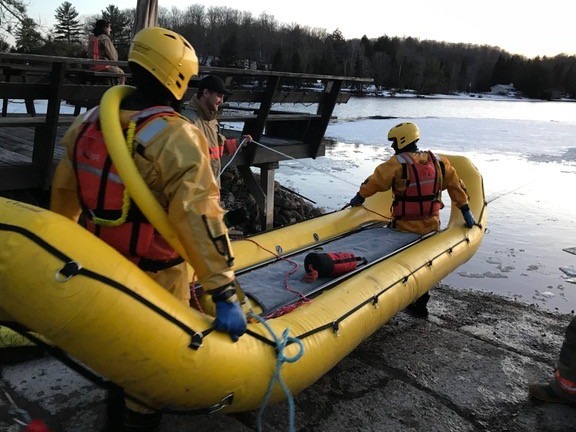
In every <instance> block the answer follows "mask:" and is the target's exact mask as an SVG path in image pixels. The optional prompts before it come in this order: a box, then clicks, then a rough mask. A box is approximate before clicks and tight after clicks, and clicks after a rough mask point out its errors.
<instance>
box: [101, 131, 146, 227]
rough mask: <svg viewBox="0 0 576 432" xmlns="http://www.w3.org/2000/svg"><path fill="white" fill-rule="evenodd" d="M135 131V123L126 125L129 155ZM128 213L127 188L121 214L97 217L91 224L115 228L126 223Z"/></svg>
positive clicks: (128, 199) (123, 197)
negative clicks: (106, 217)
mask: <svg viewBox="0 0 576 432" xmlns="http://www.w3.org/2000/svg"><path fill="white" fill-rule="evenodd" d="M135 131H136V122H133V121H131V122H130V124H129V125H128V132H127V133H126V146H127V147H128V151H129V152H130V154H132V153H133V148H134V133H135ZM129 211H130V194H129V193H128V188H126V187H125V188H124V194H123V196H122V214H121V215H120V217H119V218H118V219H114V220H111V219H103V218H99V217H96V216H94V217H92V222H94V224H96V225H101V226H105V227H116V226H119V225H122V224H123V223H125V222H126V219H127V218H128V212H129Z"/></svg>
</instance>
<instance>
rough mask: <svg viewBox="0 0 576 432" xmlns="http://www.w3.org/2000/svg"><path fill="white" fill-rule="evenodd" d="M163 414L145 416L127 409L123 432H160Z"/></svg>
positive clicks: (156, 413)
mask: <svg viewBox="0 0 576 432" xmlns="http://www.w3.org/2000/svg"><path fill="white" fill-rule="evenodd" d="M161 421H162V413H159V412H155V413H151V414H143V413H139V412H136V411H132V410H131V409H128V408H127V409H126V413H125V415H124V429H123V432H160V422H161Z"/></svg>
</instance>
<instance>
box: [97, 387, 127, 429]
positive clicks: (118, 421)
mask: <svg viewBox="0 0 576 432" xmlns="http://www.w3.org/2000/svg"><path fill="white" fill-rule="evenodd" d="M125 412H126V402H125V400H124V391H123V390H122V388H121V387H117V386H113V387H111V388H109V389H108V395H107V398H106V424H105V425H104V429H102V432H122V431H123V430H124V416H125Z"/></svg>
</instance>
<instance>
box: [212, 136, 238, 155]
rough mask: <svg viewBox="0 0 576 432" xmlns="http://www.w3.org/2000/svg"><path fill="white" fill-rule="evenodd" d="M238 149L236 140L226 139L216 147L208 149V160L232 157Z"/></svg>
mask: <svg viewBox="0 0 576 432" xmlns="http://www.w3.org/2000/svg"><path fill="white" fill-rule="evenodd" d="M237 148H238V140H237V139H236V138H227V139H226V140H224V142H222V143H219V144H218V147H210V159H220V158H221V157H222V156H224V155H232V154H234V152H235V151H236V149H237Z"/></svg>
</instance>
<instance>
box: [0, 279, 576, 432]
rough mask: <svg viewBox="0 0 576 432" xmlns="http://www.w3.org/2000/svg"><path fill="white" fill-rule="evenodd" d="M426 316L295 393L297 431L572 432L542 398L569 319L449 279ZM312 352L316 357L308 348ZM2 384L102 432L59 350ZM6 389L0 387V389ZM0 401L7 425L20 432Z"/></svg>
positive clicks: (180, 419) (214, 420) (9, 374)
mask: <svg viewBox="0 0 576 432" xmlns="http://www.w3.org/2000/svg"><path fill="white" fill-rule="evenodd" d="M432 294H433V296H432V300H431V302H430V316H429V318H428V319H426V320H422V319H417V318H413V317H411V316H409V315H407V314H405V313H403V312H400V313H399V314H398V315H397V316H396V317H395V318H393V319H392V320H391V321H390V322H389V323H387V324H386V325H385V326H383V327H382V328H381V329H380V330H378V331H377V332H376V333H374V334H373V335H372V336H371V337H369V338H368V339H367V340H366V341H365V342H363V343H362V344H360V345H359V346H358V347H357V348H356V349H355V350H353V351H352V352H351V353H350V354H349V355H348V356H347V357H346V358H344V359H343V360H342V361H341V362H340V363H338V364H337V365H336V366H335V367H334V368H333V369H332V370H331V371H330V372H329V373H327V374H326V375H325V376H323V377H322V378H321V379H320V380H319V381H317V382H316V383H315V384H313V385H312V386H310V387H309V388H308V389H306V390H304V391H303V392H301V393H300V394H298V395H296V396H295V410H294V413H295V424H296V428H295V430H297V431H318V432H324V431H326V432H328V431H330V432H334V431H336V432H338V431H342V432H344V431H345V432H350V431H386V432H388V431H401V432H403V431H410V432H430V431H438V432H448V431H449V432H452V431H489V432H533V431H540V432H569V431H576V426H575V425H576V410H575V409H573V408H570V407H566V406H562V405H552V404H544V403H537V402H533V401H532V400H530V399H529V398H528V395H527V386H528V384H529V383H530V382H532V381H539V380H547V379H549V378H550V376H551V374H552V371H553V368H554V365H555V362H556V359H557V357H558V353H559V351H560V346H561V343H562V340H563V337H564V331H565V328H566V326H567V325H568V322H569V321H570V319H571V316H570V315H561V314H554V313H550V312H545V311H542V310H539V309H537V308H534V307H532V306H530V305H527V304H525V303H520V302H514V301H510V300H507V299H505V298H503V297H499V296H496V295H492V294H482V293H479V292H477V291H468V290H463V289H454V288H451V287H448V286H445V285H439V286H438V287H436V288H434V289H433V291H432ZM304 355H305V354H304ZM2 376H3V379H2V382H3V386H4V387H5V388H6V389H7V390H8V391H9V392H10V393H11V394H12V395H13V397H14V398H15V400H16V401H17V402H18V403H19V404H21V405H22V406H23V407H25V408H27V409H29V410H30V411H31V412H32V413H33V414H34V415H35V416H39V417H41V418H44V419H46V420H47V421H48V422H49V423H50V425H51V426H52V427H53V428H54V430H55V431H57V432H70V431H78V432H80V431H82V432H86V431H98V429H99V427H100V425H101V424H102V422H103V418H104V405H103V400H104V392H103V391H102V390H101V389H100V388H98V386H96V385H94V384H93V383H91V382H89V381H86V380H85V379H83V378H81V377H80V376H78V375H77V374H76V373H75V372H73V371H71V370H70V369H68V368H67V367H66V366H63V365H61V364H60V363H58V362H57V361H55V360H52V359H51V358H50V357H42V358H39V359H35V360H32V361H28V362H24V363H18V364H12V365H5V366H4V367H3V371H2ZM0 396H1V394H0ZM8 411H9V410H8V404H7V402H6V400H5V399H4V398H2V397H0V431H10V432H15V431H17V430H18V429H17V428H15V425H14V423H13V422H12V421H11V416H10V414H9V412H8ZM257 419H258V413H257V412H249V413H243V414H240V415H222V414H215V415H212V416H190V415H178V416H176V415H166V416H165V417H164V419H163V423H162V431H166V432H168V431H180V432H192V431H194V432H203V431H206V432H207V431H220V430H228V431H233V432H235V431H238V432H249V431H256V430H257ZM288 424H289V405H288V403H287V402H283V403H280V404H278V405H275V406H271V407H267V408H266V410H265V412H264V415H263V416H262V426H263V428H262V430H263V431H274V432H276V431H278V432H280V431H288V430H289V428H288Z"/></svg>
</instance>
